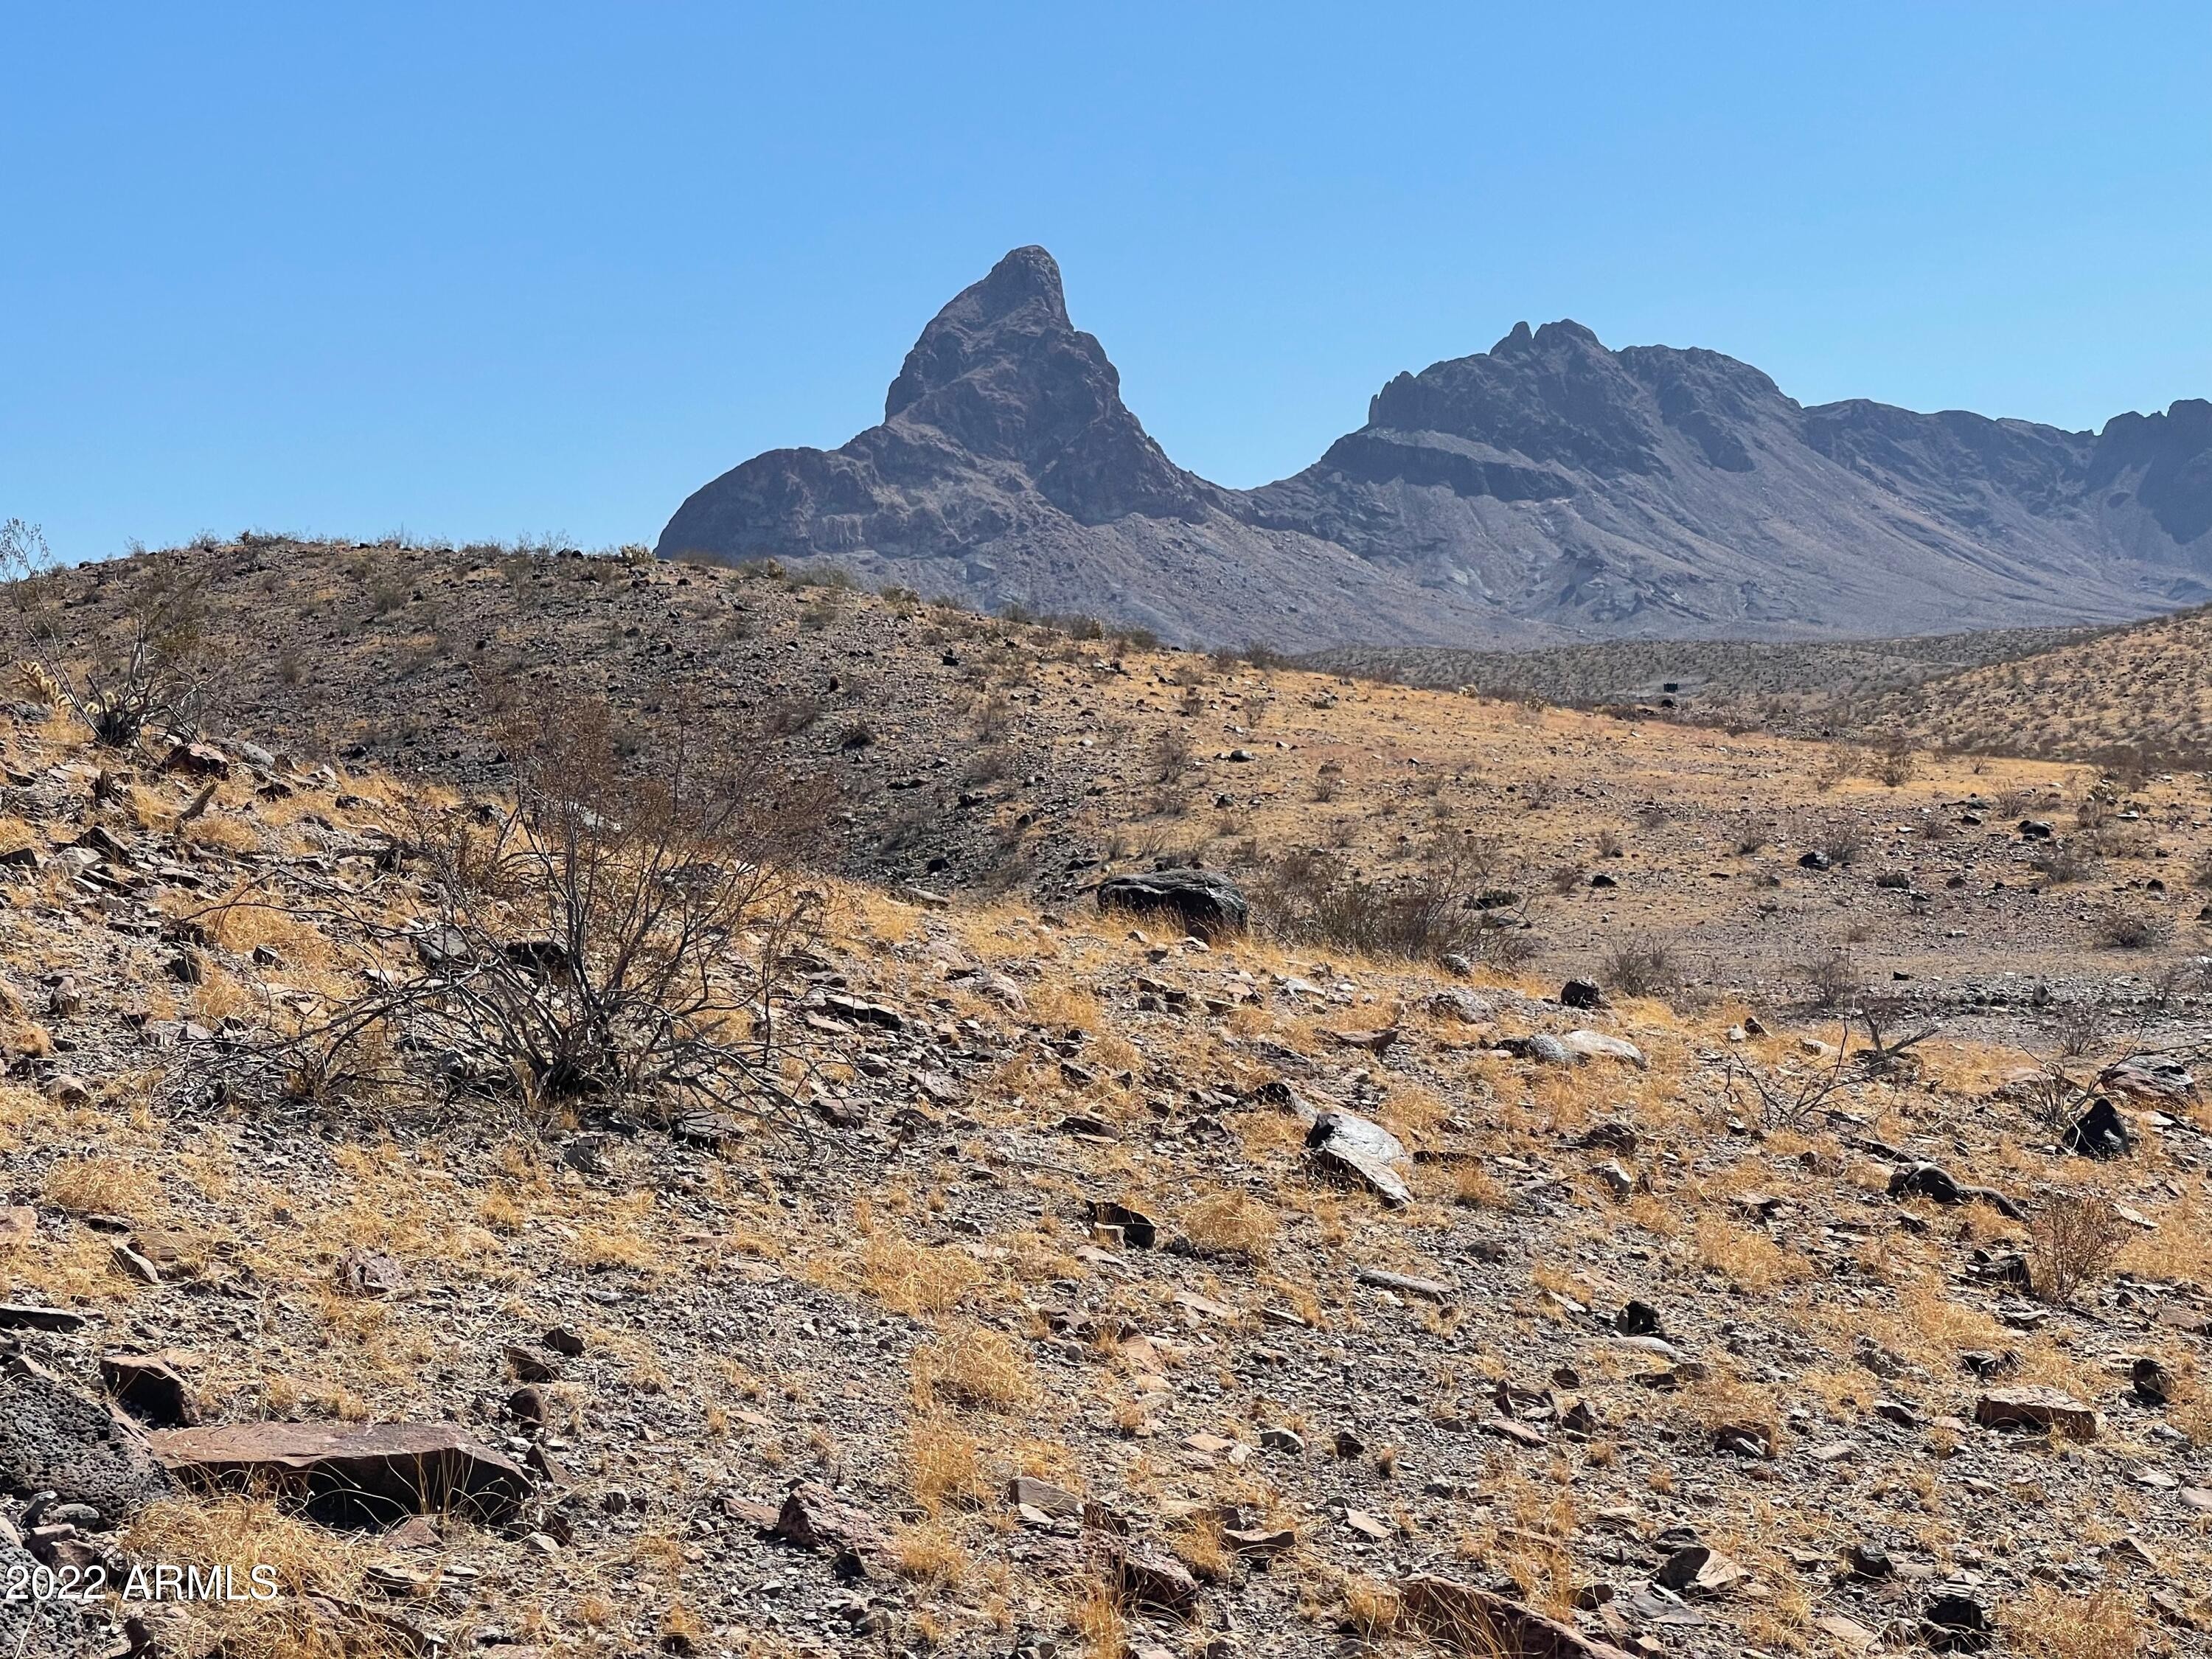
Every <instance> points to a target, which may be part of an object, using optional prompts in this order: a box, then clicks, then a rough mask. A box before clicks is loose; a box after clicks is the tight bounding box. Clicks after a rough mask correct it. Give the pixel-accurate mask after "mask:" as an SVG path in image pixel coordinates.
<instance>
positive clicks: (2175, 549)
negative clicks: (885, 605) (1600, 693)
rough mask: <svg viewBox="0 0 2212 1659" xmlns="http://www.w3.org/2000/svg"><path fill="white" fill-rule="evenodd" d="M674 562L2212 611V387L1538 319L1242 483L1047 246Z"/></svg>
mask: <svg viewBox="0 0 2212 1659" xmlns="http://www.w3.org/2000/svg"><path fill="white" fill-rule="evenodd" d="M659 551H660V552H661V553H662V555H663V556H678V555H684V554H704V555H707V556H712V557H715V558H722V559H734V560H743V559H748V558H757V557H770V556H773V557H779V558H797V559H828V560H832V561H835V562H838V563H840V564H842V565H844V566H846V567H848V568H851V569H852V570H853V571H854V573H855V574H858V575H860V576H861V577H862V578H863V579H865V580H869V581H871V582H874V583H878V584H883V583H897V584H900V585H902V586H912V587H915V588H917V589H919V590H921V591H922V592H926V593H931V594H937V593H944V594H949V595H951V596H953V597H956V598H958V599H962V600H963V601H964V602H967V603H969V604H972V605H981V606H983V607H985V608H991V609H996V608H999V607H1001V606H1004V605H1009V604H1020V605H1026V606H1028V607H1030V608H1031V609H1033V610H1037V611H1085V612H1093V613H1097V614H1098V615H1101V616H1103V617H1111V618H1114V619H1116V620H1120V621H1123V622H1128V623H1139V624H1143V625H1146V626H1149V627H1152V628H1153V629H1157V630H1158V631H1159V632H1160V633H1162V634H1163V635H1167V636H1169V637H1170V638H1176V639H1182V640H1189V641H1224V640H1226V641H1243V640H1248V639H1264V640H1267V641H1271V642H1273V643H1276V644H1279V645H1281V646H1284V647H1293V648H1297V647H1305V648H1311V647H1322V646H1328V645H1334V644H1341V643H1345V642H1347V641H1370V642H1376V641H1381V642H1392V643H1396V642H1407V643H1427V644H1468V645H1542V644H1550V643H1559V642H1565V641H1571V640H1576V639H1588V638H1618V637H1640V638H1669V637H1673V638H1699V637H1705V638H1711V637H1721V636H1729V637H1747V638H1768V639H1793V638H1820V637H1850V636H1867V635H1893V634H1906V633H1914V632H1925V631H1929V630H1931V629H1961V628H2000V627H2021V626H2036V625H2050V624H2057V623H2078V622H2084V621H2110V620H2118V619H2123V618H2129V617H2140V616H2144V615H2148V614H2151V613H2154V612H2156V611H2161V610H2166V609H2171V608H2172V607H2175V606H2178V605H2189V604H2193V603H2197V602H2200V601H2202V600H2203V599H2212V403H2207V402H2204V401H2201V400H2192V401H2185V402H2181V403H2178V404H2174V405H2173V407H2172V409H2171V410H2168V411H2166V413H2164V414H2154V415H2149V416H2143V415H2136V414H2128V415H2121V416H2116V417H2114V418H2113V419H2112V421H2111V422H2108V423H2107V424H2106V427H2105V428H2104V429H2103V431H2102V432H2100V433H2087V432H2065V431H2061V430H2059V429H2058V428H2054V427H2047V426H2039V425H2037V424H2034V423H2033V422H2023V421H2010V420H1992V419H1989V418H1987V417H1984V416H1979V415H1974V414H1969V413H1966V412H1963V411H1958V410H1951V411H1946V412H1943V413H1941V414H1935V415H1923V414H1917V413H1915V412H1913V411H1911V410H1902V409H1897V408H1893V407H1891V406H1889V405H1887V404H1875V403H1870V402H1867V401H1864V400H1851V401H1849V402H1844V403H1838V404H1822V405H1818V406H1814V407H1810V408H1808V407H1806V406H1803V405H1802V404H1798V403H1796V401H1795V400H1794V399H1792V398H1789V397H1788V396H1786V395H1785V394H1784V392H1782V391H1781V390H1780V389H1779V388H1778V386H1776V385H1775V384H1774V382H1773V381H1772V380H1770V379H1769V378H1768V377H1767V376H1766V375H1765V374H1761V373H1760V372H1759V370H1758V369H1756V368H1752V367H1751V366H1750V365H1748V364H1746V363H1741V362H1736V361H1735V359H1733V358H1729V357H1726V356H1722V355H1720V354H1719V353H1717V352H1711V351H1704V350H1694V349H1692V350H1681V349H1674V348H1672V347H1666V346H1632V347H1628V348H1626V349H1622V350H1619V351H1614V350H1611V349H1607V347H1606V346H1605V345H1604V344H1603V343H1601V341H1600V340H1599V339H1598V337H1596V335H1595V334H1593V333H1592V332H1591V331H1589V329H1587V328H1584V327H1583V326H1582V325H1579V324H1577V323H1573V322H1568V321H1561V322H1555V323H1548V324H1547V325H1544V326H1543V327H1541V328H1539V329H1535V330H1533V331H1532V330H1531V329H1529V327H1528V325H1526V324H1521V325H1516V327H1515V328H1514V329H1513V331H1511V332H1510V333H1509V334H1508V335H1506V337H1504V339H1502V340H1500V341H1499V342H1498V343H1497V345H1496V346H1494V347H1492V349H1491V350H1490V351H1488V352H1487V353H1480V354H1477V355H1475V356H1468V357H1460V358H1454V359H1451V360H1449V361H1448V362H1440V363H1437V364H1434V365H1432V366H1431V367H1430V368H1426V369H1425V370H1423V371H1422V372H1421V373H1420V374H1400V375H1398V376H1397V377H1396V378H1395V379H1394V380H1391V381H1390V382H1389V385H1387V386H1384V387H1383V390H1382V391H1381V392H1379V393H1377V394H1376V397H1375V398H1374V399H1373V400H1372V402H1371V404H1370V408H1369V411H1368V419H1367V423H1366V424H1365V425H1364V426H1363V427H1361V428H1359V429H1358V431H1356V432H1352V433H1349V434H1347V435H1346V436H1344V437H1342V438H1340V439H1339V440H1338V441H1336V442H1335V443H1334V444H1333V445H1331V446H1330V447H1329V449H1328V453H1326V454H1325V455H1323V456H1322V459H1320V460H1319V461H1317V462H1316V464H1315V465H1312V466H1310V467H1309V468H1307V469H1306V470H1305V471H1303V472H1300V473H1298V474H1297V475H1296V476H1295V477H1290V478H1286V479H1284V480H1281V481H1280V482H1279V483H1273V484H1268V485H1266V486H1264V487H1262V488H1261V489H1253V490H1231V489H1223V488H1221V487H1219V486H1218V485H1215V484H1212V483H1208V482H1206V480H1205V479H1203V478H1200V477H1197V476H1196V475H1194V474H1193V473H1190V472H1188V471H1183V470H1182V468H1180V467H1177V466H1176V465H1175V464H1174V463H1173V462H1172V461H1170V459H1168V457H1167V456H1166V454H1165V453H1164V452H1163V451H1162V450H1161V448H1160V447H1159V445H1158V443H1156V442H1155V441H1153V440H1152V438H1151V437H1150V436H1149V435H1147V434H1146V432H1145V430H1144V428H1143V427H1142V425H1141V424H1140V423H1139V422H1138V420H1137V418H1136V416H1134V415H1133V413H1132V412H1131V411H1130V410H1129V409H1128V407H1127V405H1126V404H1124V403H1123V402H1122V401H1121V388H1120V380H1119V377H1118V375H1117V374H1115V369H1114V366H1113V364H1112V363H1111V362H1109V360H1108V359H1107V356H1106V355H1105V352H1104V350H1103V348H1102V347H1101V346H1100V344H1099V343H1098V342H1097V339H1096V338H1095V337H1092V336H1091V335H1089V334H1086V333H1084V332H1082V331H1079V330H1078V329H1077V328H1076V327H1075V326H1074V325H1073V323H1072V322H1071V321H1070V320H1069V318H1068V315H1067V309H1066V302H1065V300H1064V298H1063V296H1062V294H1061V289H1060V273H1059V268H1058V267H1057V265H1055V264H1054V262H1053V259H1052V257H1051V256H1050V255H1049V254H1048V253H1047V252H1045V251H1044V250H1043V249H1042V248H1037V247H1026V248H1018V249H1016V250H1015V251H1014V252H1012V253H1010V254H1008V255H1007V256H1006V258H1004V259H1002V260H1001V261H1000V263H999V264H998V265H997V266H996V267H995V268H994V270H992V271H991V273H990V274H989V275H988V276H986V277H985V278H984V279H983V280H982V281H981V282H980V283H976V284H975V285H974V286H973V287H971V288H969V289H966V290H964V291H963V293H962V294H960V295H958V296H957V298H955V299H954V300H953V301H952V302H951V304H950V305H948V306H946V307H945V309H944V310H943V311H941V312H940V313H938V315H937V317H936V318H935V319H933V321H932V322H931V323H930V325H929V326H928V327H927V329H926V330H924V331H923V333H922V336H921V339H920V341H918V342H917V343H916V344H915V348H914V349H913V350H912V351H911V352H909V353H908V356H907V360H906V363H905V365H904V367H903V368H902V369H901V370H900V373H899V376H898V378H897V380H895V381H894V382H893V383H892V386H891V389H890V396H889V397H888V398H886V399H885V404H884V421H883V423H882V424H881V425H878V426H875V427H872V428H869V429H868V430H867V431H866V432H864V433H862V434H860V436H858V437H856V438H854V440H853V441H851V442H850V443H848V444H847V445H845V446H844V447H842V448H841V449H837V450H832V451H822V450H815V449H788V450H775V451H771V452H770V453H768V454H765V455H761V456H757V457H756V458H755V459H752V460H750V461H748V462H746V463H745V464H744V465H742V466H739V467H738V468H736V469H734V470H733V471H730V472H728V473H726V474H724V475H723V476H722V477H720V478H717V479H716V480H714V482H713V483H709V484H708V485H707V486H705V487H704V488H703V489H700V490H699V491H697V492H696V494H694V495H692V496H691V498H690V500H689V501H685V502H684V506H683V507H681V508H680V509H679V510H678V513H677V514H676V516H675V517H674V518H673V519H671V520H670V521H669V524H668V526H667V528H666V530H665V531H664V532H662V535H661V538H660V542H659Z"/></svg>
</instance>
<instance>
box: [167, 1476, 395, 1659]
mask: <svg viewBox="0 0 2212 1659" xmlns="http://www.w3.org/2000/svg"><path fill="white" fill-rule="evenodd" d="M127 1541H128V1545H129V1547H130V1549H131V1553H132V1555H133V1556H134V1557H135V1558H136V1559H140V1560H146V1561H161V1562H173V1563H176V1564H179V1565H185V1566H188V1567H195V1566H196V1567H199V1568H202V1569H206V1568H225V1569H228V1571H229V1572H230V1574H231V1575H232V1577H233V1579H234V1583H236V1585H237V1586H238V1588H239V1590H240V1594H242V1595H243V1594H246V1593H247V1591H248V1590H249V1589H250V1588H251V1586H252V1583H254V1580H253V1578H252V1574H253V1572H254V1571H255V1569H257V1568H270V1569H273V1570H274V1573H275V1577H276V1583H277V1585H278V1586H279V1587H280V1589H281V1592H282V1593H281V1594H280V1595H278V1596H277V1598H276V1600H275V1601H263V1602H256V1601H251V1600H248V1601H243V1602H235V1603H234V1602H225V1601H192V1602H187V1603H185V1604H184V1607H185V1618H186V1620H188V1621H189V1623H190V1625H191V1630H192V1638H191V1639H189V1640H188V1642H187V1644H186V1645H185V1647H184V1648H183V1649H182V1650H184V1651H191V1652H198V1651H201V1650H209V1649H213V1648H215V1647H216V1646H218V1645H219V1646H220V1647H221V1648H222V1651H223V1652H224V1653H225V1654H227V1655H234V1656H236V1659H387V1656H389V1659H398V1654H399V1653H400V1652H401V1651H402V1650H401V1648H400V1647H399V1646H398V1644H396V1643H394V1642H393V1641H392V1639H391V1638H389V1637H388V1636H386V1635H385V1634H383V1633H382V1632H379V1631H378V1630H377V1629H376V1628H375V1627H374V1626H373V1625H371V1624H369V1623H368V1621H366V1620H351V1619H345V1620H339V1619H334V1618H332V1617H331V1616H328V1615H326V1614H325V1613H322V1612H321V1611H319V1609H318V1608H317V1607H316V1605H315V1604H314V1603H313V1602H312V1601H307V1600H305V1599H304V1598H305V1597H306V1595H307V1594H308V1593H310V1592H313V1593H314V1594H317V1595H326V1596H333V1597H339V1598H346V1597H349V1596H351V1595H353V1594H354V1592H355V1586H356V1584H357V1583H358V1581H359V1579H360V1576H361V1569H362V1565H363V1563H362V1556H361V1549H362V1546H361V1545H359V1544H358V1543H356V1542H355V1541H352V1540H350V1539H348V1538H346V1537H343V1536H342V1535H340V1534H334V1533H331V1532H329V1531H326V1530H325V1529H324V1528H319V1527H316V1526H313V1525H311V1524H309V1523H308V1522H305V1521H301V1520H297V1519H295V1518H293V1517H291V1516H287V1515H285V1514H283V1512H282V1511H280V1510H277V1509H276V1507H275V1506H274V1505H273V1504H269V1503H267V1502H265V1501H263V1500H260V1499H257V1498H211V1499H191V1498H173V1499H165V1500H163V1501H161V1502H160V1503H156V1504H152V1505H150V1506H149V1507H148V1508H147V1509H145V1510H142V1511H141V1512H140V1513H139V1514H138V1516H137V1517H136V1518H135V1519H134V1520H133V1521H132V1522H131V1528H130V1531H129V1533H128V1534H127Z"/></svg>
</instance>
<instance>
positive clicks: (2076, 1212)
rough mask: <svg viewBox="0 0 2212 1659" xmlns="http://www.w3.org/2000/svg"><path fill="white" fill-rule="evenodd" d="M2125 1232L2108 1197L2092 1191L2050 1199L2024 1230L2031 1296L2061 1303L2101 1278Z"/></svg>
mask: <svg viewBox="0 0 2212 1659" xmlns="http://www.w3.org/2000/svg"><path fill="white" fill-rule="evenodd" d="M2126 1230H2127V1224H2126V1223H2125V1222H2124V1221H2123V1220H2122V1219H2121V1218H2120V1214H2119V1212H2118V1210H2117V1209H2115V1208H2114V1207H2113V1206H2112V1200H2109V1199H2106V1198H2104V1197H2101V1196H2100V1195H2098V1194H2093V1193H2063V1194H2057V1195H2056V1196H2054V1197H2052V1198H2051V1199H2050V1200H2048V1201H2047V1202H2045V1204H2044V1206H2043V1207H2042V1208H2041V1209H2039V1210H2038V1211H2037V1212H2035V1215H2034V1217H2033V1219H2032V1220H2030V1221H2029V1223H2028V1229H2027V1273H2028V1283H2029V1285H2030V1286H2031V1288H2033V1291H2034V1292H2035V1294H2036V1296H2037V1297H2039V1299H2040V1300H2042V1301H2045V1302H2048V1303H2051V1304H2053V1305H2054V1306H2063V1305H2064V1304H2067V1303H2069V1302H2071V1301H2072V1300H2073V1299H2074V1297H2075V1295H2076V1294H2077V1293H2078V1292H2080V1291H2082V1290H2085V1289H2087V1287H2088V1286H2090V1285H2093V1284H2096V1283H2097V1282H2098V1281H2099V1280H2100V1279H2103V1278H2104V1276H2105V1275H2106V1273H2107V1272H2109V1271H2110V1270H2111V1268H2112V1261H2113V1259H2114V1258H2115V1257H2116V1256H2118V1255H2119V1253H2120V1247H2121V1246H2122V1245H2123V1244H2124V1243H2125V1242H2126V1238H2125V1234H2126Z"/></svg>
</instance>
